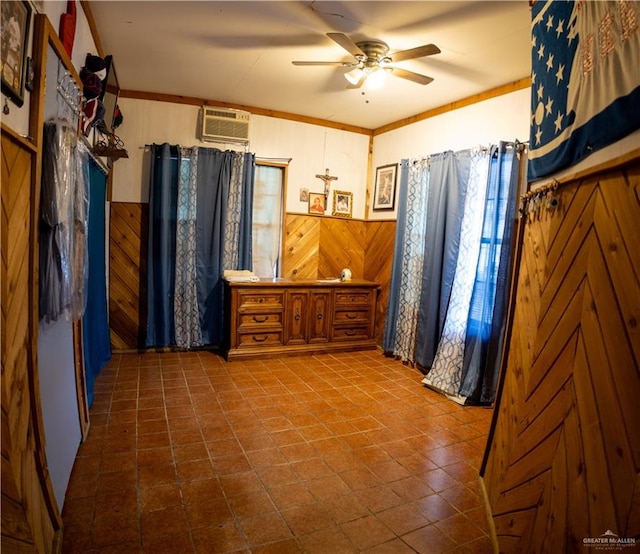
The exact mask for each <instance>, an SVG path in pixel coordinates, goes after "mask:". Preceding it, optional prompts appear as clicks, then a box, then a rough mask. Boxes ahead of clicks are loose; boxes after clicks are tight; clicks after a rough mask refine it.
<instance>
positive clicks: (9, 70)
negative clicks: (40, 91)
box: [0, 1, 31, 106]
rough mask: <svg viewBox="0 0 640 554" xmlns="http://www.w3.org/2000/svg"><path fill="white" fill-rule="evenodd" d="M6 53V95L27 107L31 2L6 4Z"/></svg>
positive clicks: (1, 69) (1, 66)
mask: <svg viewBox="0 0 640 554" xmlns="http://www.w3.org/2000/svg"><path fill="white" fill-rule="evenodd" d="M0 6H1V9H2V50H1V53H0V76H1V77H2V92H3V93H4V94H6V95H7V96H8V97H9V98H11V100H13V102H14V103H15V104H16V105H18V106H22V104H23V103H24V78H25V65H26V63H27V49H28V48H27V46H28V44H27V40H28V38H29V23H30V22H31V5H30V4H29V3H28V2H24V1H17V2H2V3H1V4H0Z"/></svg>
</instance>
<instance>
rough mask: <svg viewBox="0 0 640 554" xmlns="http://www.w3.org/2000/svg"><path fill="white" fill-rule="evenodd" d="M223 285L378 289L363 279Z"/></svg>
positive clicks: (269, 281)
mask: <svg viewBox="0 0 640 554" xmlns="http://www.w3.org/2000/svg"><path fill="white" fill-rule="evenodd" d="M225 284H226V285H227V286H229V287H242V288H245V287H251V288H253V287H257V288H265V287H269V288H272V287H277V288H278V287H282V288H292V287H314V288H318V287H328V288H345V287H346V288H352V287H360V288H362V287H366V288H378V287H379V286H380V285H379V283H374V282H373V281H366V280H365V279H352V280H351V281H341V280H340V279H285V278H282V277H277V278H275V279H260V280H259V281H253V282H240V281H226V280H225Z"/></svg>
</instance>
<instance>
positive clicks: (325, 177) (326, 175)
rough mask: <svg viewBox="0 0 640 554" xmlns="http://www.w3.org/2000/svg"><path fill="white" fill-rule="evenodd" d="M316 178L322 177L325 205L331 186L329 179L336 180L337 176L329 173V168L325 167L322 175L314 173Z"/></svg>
mask: <svg viewBox="0 0 640 554" xmlns="http://www.w3.org/2000/svg"><path fill="white" fill-rule="evenodd" d="M316 177H317V178H318V179H322V180H323V181H324V204H325V206H326V205H327V200H328V199H329V188H330V187H331V181H337V180H338V178H337V177H334V176H333V175H329V168H328V167H327V169H325V172H324V175H322V174H318V175H316Z"/></svg>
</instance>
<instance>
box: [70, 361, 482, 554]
mask: <svg viewBox="0 0 640 554" xmlns="http://www.w3.org/2000/svg"><path fill="white" fill-rule="evenodd" d="M421 378H422V377H421V375H420V374H419V372H418V371H416V370H414V369H412V368H410V367H407V366H405V365H403V364H401V363H399V362H397V361H394V360H390V359H388V358H385V357H384V356H383V355H382V354H381V353H380V352H376V351H367V352H355V353H344V354H331V355H329V354H327V355H320V356H313V357H290V358H279V359H274V360H264V361H250V362H239V361H236V362H231V363H227V362H225V361H224V360H223V359H222V358H220V357H219V356H217V355H215V354H212V353H209V352H198V353H167V354H144V355H137V354H131V355H128V354H126V355H115V356H114V357H113V359H112V360H111V362H110V363H109V364H108V365H107V366H106V367H105V369H104V370H103V371H102V373H101V374H100V375H99V377H98V379H97V381H96V385H95V400H94V403H93V406H92V408H91V429H90V432H89V437H88V439H87V441H86V442H85V443H84V444H82V445H81V447H80V450H79V452H78V456H77V458H76V462H75V465H74V469H73V473H72V475H71V480H70V483H69V488H68V491H67V496H66V501H65V504H64V508H63V520H64V543H63V552H64V553H65V554H72V553H82V554H86V553H89V552H100V553H103V552H110V553H116V552H118V553H126V554H135V553H140V552H144V553H150V554H162V553H169V554H172V553H178V554H186V553H190V552H197V553H206V554H224V553H227V552H241V553H256V554H267V553H273V554H289V553H296V552H309V553H321V554H338V553H352V552H367V553H390V554H396V553H398V554H403V553H411V552H420V553H428V554H432V553H438V552H456V553H463V552H464V553H484V552H491V551H492V548H491V541H490V539H489V536H488V526H487V523H486V516H485V512H484V508H483V503H482V499H481V496H480V493H479V485H478V477H477V475H478V468H479V466H480V462H481V459H482V455H483V452H484V446H485V442H486V436H487V433H488V428H489V422H490V418H491V410H489V409H486V408H478V407H461V406H459V405H457V404H455V403H454V402H452V401H450V400H447V399H445V398H444V397H442V396H440V395H438V394H436V393H434V392H433V391H430V390H428V389H426V388H425V387H424V386H423V385H421V383H420V380H421Z"/></svg>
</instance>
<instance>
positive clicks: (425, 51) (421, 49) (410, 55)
mask: <svg viewBox="0 0 640 554" xmlns="http://www.w3.org/2000/svg"><path fill="white" fill-rule="evenodd" d="M439 53H440V48H438V47H437V46H436V45H435V44H425V45H424V46H416V47H415V48H409V50H400V51H399V52H394V53H393V54H391V59H392V60H393V61H394V62H402V61H404V60H413V59H415V58H423V57H424V56H433V54H439Z"/></svg>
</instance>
